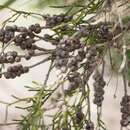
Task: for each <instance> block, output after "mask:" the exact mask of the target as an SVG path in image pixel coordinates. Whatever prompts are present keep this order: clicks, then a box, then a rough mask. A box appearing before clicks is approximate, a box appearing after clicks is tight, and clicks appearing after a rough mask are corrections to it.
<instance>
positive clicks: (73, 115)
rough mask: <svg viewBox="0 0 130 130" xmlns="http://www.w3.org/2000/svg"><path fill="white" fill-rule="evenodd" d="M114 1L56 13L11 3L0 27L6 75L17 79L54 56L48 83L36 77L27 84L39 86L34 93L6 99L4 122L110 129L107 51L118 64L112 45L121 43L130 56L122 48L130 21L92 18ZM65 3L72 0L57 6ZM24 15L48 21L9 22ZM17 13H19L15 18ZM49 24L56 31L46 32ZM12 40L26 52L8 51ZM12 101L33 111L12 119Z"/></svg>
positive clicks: (124, 107)
mask: <svg viewBox="0 0 130 130" xmlns="http://www.w3.org/2000/svg"><path fill="white" fill-rule="evenodd" d="M107 2H109V3H107ZM106 3H107V4H108V5H109V7H107V4H106ZM104 4H105V6H104ZM112 4H113V3H110V1H105V0H98V1H97V0H94V1H89V2H87V3H86V4H85V5H73V6H71V8H70V9H69V10H68V11H67V13H62V14H58V15H52V16H51V15H49V14H47V15H43V14H38V13H33V12H26V11H18V10H15V9H12V8H10V7H7V9H9V10H11V11H12V12H14V14H13V15H12V16H11V17H10V18H8V19H7V20H6V21H4V26H3V27H2V28H1V30H0V42H1V44H2V45H1V53H0V63H1V65H8V67H6V66H5V68H4V67H2V68H1V73H0V77H1V78H6V79H14V78H16V77H20V76H21V75H24V74H25V73H29V70H30V69H33V68H34V67H36V66H38V65H41V64H44V63H45V62H50V66H49V69H48V72H47V74H46V77H45V79H44V81H43V83H42V84H38V83H36V82H35V83H34V84H35V86H36V87H30V86H25V87H26V88H28V91H34V92H35V94H34V96H32V97H26V98H19V97H16V96H13V97H14V98H15V101H14V102H12V103H6V102H2V101H0V103H2V104H4V105H6V116H5V123H3V124H0V125H17V126H18V129H20V130H38V129H39V128H41V129H45V130H46V129H47V130H49V129H51V130H81V129H85V130H94V129H95V128H97V129H99V130H106V128H105V127H106V126H105V123H104V122H103V120H102V116H103V115H102V104H103V100H104V94H105V86H106V81H105V78H104V71H105V69H104V68H105V56H106V55H107V52H108V53H109V57H110V63H111V66H112V69H114V66H113V56H112V55H111V49H116V50H117V51H120V52H121V54H122V56H124V57H125V56H126V52H125V53H123V52H122V46H123V45H122V42H119V41H120V40H121V41H122V40H123V38H124V35H125V34H126V33H128V32H129V29H130V25H129V24H127V25H125V26H124V25H123V27H122V26H121V24H120V23H116V22H113V21H102V22H98V23H96V22H90V21H92V20H96V17H97V15H100V13H103V11H104V10H105V9H108V8H109V9H110V6H112ZM53 7H54V6H53ZM63 7H64V8H66V6H59V7H56V6H55V8H63ZM68 7H70V6H67V8H68ZM75 8H78V9H77V10H76V11H74V12H73V11H72V10H73V9H75ZM90 14H95V15H94V17H91V18H90V19H91V20H90V19H88V20H86V17H87V15H90ZM21 15H26V16H33V15H34V16H38V17H41V18H42V20H43V21H45V24H42V25H40V24H39V23H36V24H32V25H30V26H28V27H19V26H17V25H14V26H9V25H8V22H10V21H13V22H15V20H17V19H18V18H19V16H21ZM14 17H16V18H15V19H14ZM12 19H14V20H12ZM46 30H49V31H51V32H53V34H49V33H46V34H43V31H46ZM39 41H40V42H41V43H43V45H42V46H40V45H39ZM44 44H47V45H49V46H51V47H52V49H49V48H45V47H44ZM10 46H15V47H16V48H19V49H20V50H21V51H22V54H20V53H19V52H17V51H16V50H15V51H14V50H12V51H7V48H9V47H10ZM125 46H127V44H125ZM126 50H127V49H126ZM39 56H40V57H41V58H40V59H41V60H40V61H38V62H36V63H34V64H30V65H29V66H23V64H22V61H23V59H24V60H26V61H27V62H29V61H30V60H31V59H32V58H33V57H34V58H36V57H39ZM126 57H127V56H126ZM122 64H124V63H122ZM101 65H102V69H101V70H100V69H99V68H100V66H101ZM54 69H57V70H59V71H60V74H59V75H58V76H57V80H56V81H55V82H54V84H52V85H50V84H49V83H48V79H49V77H50V75H51V72H52V70H54ZM127 69H128V68H127V62H125V66H123V68H122V67H121V70H123V71H124V70H125V72H127ZM123 71H122V72H123ZM121 74H122V75H123V81H124V91H125V94H124V97H123V99H122V102H121V112H122V113H123V114H122V119H121V126H122V127H127V126H128V125H129V120H128V118H129V116H130V115H129V111H128V110H129V105H128V103H129V100H130V99H129V95H128V94H127V77H126V75H124V73H121ZM92 75H93V76H92ZM91 77H92V78H93V81H94V83H93V88H94V98H93V103H94V104H95V105H96V106H97V125H96V124H95V123H94V121H93V119H92V110H91V96H90V95H91V91H92V90H91V87H90V85H89V83H88V81H89V79H90V78H91ZM54 95H56V96H54ZM20 102H25V103H26V105H25V106H24V107H21V106H17V104H18V103H20ZM47 102H50V106H49V107H47V106H46V103H47ZM12 105H13V106H15V107H16V108H17V109H22V110H25V111H27V115H22V116H21V119H20V120H17V119H15V120H14V122H7V120H8V108H9V107H10V106H12ZM53 109H57V110H56V111H55V113H54V114H51V113H49V114H47V113H46V112H48V111H50V110H53ZM48 117H51V119H52V121H51V122H50V124H48V125H47V124H45V122H44V120H46V119H47V118H48Z"/></svg>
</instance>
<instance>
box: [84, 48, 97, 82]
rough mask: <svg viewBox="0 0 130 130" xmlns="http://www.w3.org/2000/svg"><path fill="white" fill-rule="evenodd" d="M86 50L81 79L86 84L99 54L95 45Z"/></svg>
mask: <svg viewBox="0 0 130 130" xmlns="http://www.w3.org/2000/svg"><path fill="white" fill-rule="evenodd" d="M86 51H87V52H88V53H87V55H86V61H85V62H84V71H85V73H84V75H83V81H84V83H85V84H86V83H87V82H88V80H89V77H90V76H91V74H92V73H93V71H94V69H95V67H96V66H97V64H96V61H97V60H98V58H99V54H98V51H97V48H96V47H90V48H87V49H86Z"/></svg>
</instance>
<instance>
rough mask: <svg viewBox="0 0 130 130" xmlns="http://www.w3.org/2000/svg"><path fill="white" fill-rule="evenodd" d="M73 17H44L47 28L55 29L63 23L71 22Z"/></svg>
mask: <svg viewBox="0 0 130 130" xmlns="http://www.w3.org/2000/svg"><path fill="white" fill-rule="evenodd" d="M72 18H73V17H72V16H71V15H70V16H69V15H64V14H60V15H53V16H50V15H46V16H44V19H45V21H46V26H47V27H54V26H56V25H58V24H60V23H62V22H65V23H66V22H69V21H70V20H71V19H72Z"/></svg>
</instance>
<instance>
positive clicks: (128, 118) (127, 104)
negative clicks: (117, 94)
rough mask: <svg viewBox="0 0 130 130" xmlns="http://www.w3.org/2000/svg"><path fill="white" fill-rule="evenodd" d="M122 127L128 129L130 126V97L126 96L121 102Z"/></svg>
mask: <svg viewBox="0 0 130 130" xmlns="http://www.w3.org/2000/svg"><path fill="white" fill-rule="evenodd" d="M121 113H122V119H121V122H120V123H121V126H122V127H127V126H128V125H129V124H130V96H128V95H125V96H124V97H123V98H122V101H121Z"/></svg>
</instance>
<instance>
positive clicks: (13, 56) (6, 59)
mask: <svg viewBox="0 0 130 130" xmlns="http://www.w3.org/2000/svg"><path fill="white" fill-rule="evenodd" d="M20 60H21V59H20V57H19V56H18V54H17V52H16V51H8V52H7V53H3V54H2V55H0V63H1V64H2V63H14V62H19V61H20Z"/></svg>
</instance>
